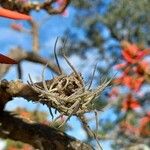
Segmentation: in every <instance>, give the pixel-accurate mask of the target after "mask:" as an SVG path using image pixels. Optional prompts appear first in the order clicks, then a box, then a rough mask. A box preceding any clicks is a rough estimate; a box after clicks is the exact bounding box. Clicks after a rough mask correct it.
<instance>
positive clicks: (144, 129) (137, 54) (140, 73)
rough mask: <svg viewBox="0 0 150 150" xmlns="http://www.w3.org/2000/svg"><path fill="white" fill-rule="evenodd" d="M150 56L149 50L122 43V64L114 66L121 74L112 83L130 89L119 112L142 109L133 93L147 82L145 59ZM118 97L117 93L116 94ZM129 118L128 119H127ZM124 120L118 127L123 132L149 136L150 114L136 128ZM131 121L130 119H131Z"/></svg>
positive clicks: (146, 62)
mask: <svg viewBox="0 0 150 150" xmlns="http://www.w3.org/2000/svg"><path fill="white" fill-rule="evenodd" d="M149 54H150V49H143V48H139V47H138V46H137V45H136V44H131V43H129V42H127V41H123V42H122V56H123V63H121V64H118V65H116V66H115V68H116V69H118V70H120V71H121V72H122V74H121V76H119V77H118V78H117V79H115V81H114V83H115V84H116V83H117V84H120V85H123V86H125V87H128V88H129V89H130V91H131V92H130V93H128V94H126V96H125V98H124V99H123V100H122V102H121V110H122V111H124V112H126V113H128V112H129V110H131V111H135V110H137V109H142V106H141V104H140V102H139V101H138V99H137V98H135V97H134V96H133V93H134V92H135V94H136V92H138V91H139V90H140V88H141V86H142V85H143V83H144V82H147V81H148V80H149V72H150V63H149V62H148V61H146V60H145V57H146V56H148V55H149ZM117 95H119V93H117ZM129 118H130V117H129ZM129 118H126V119H125V120H124V121H123V122H122V123H121V125H120V127H121V129H122V130H123V131H126V132H129V134H130V133H131V131H132V132H133V134H135V135H138V136H139V135H140V136H148V135H150V129H149V126H148V124H150V114H149V113H146V115H145V116H143V117H142V118H140V119H139V120H138V123H137V126H134V125H132V123H130V119H131V118H133V117H131V118H130V119H129ZM131 120H132V119H131Z"/></svg>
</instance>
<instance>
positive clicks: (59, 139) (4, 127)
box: [0, 112, 93, 150]
mask: <svg viewBox="0 0 150 150" xmlns="http://www.w3.org/2000/svg"><path fill="white" fill-rule="evenodd" d="M0 122H1V126H0V137H1V138H4V139H7V138H9V139H12V140H15V141H17V140H18V141H22V142H24V143H28V144H30V145H32V146H33V147H35V148H38V149H40V150H92V149H93V148H92V147H91V146H90V145H88V144H86V143H83V142H81V141H78V140H76V139H74V138H72V137H70V136H68V135H66V134H65V133H63V132H60V131H58V130H56V129H54V128H51V127H49V126H46V125H43V124H38V123H33V124H29V123H26V122H24V121H22V120H21V119H20V118H17V117H15V116H14V115H12V114H10V113H9V112H1V115H0Z"/></svg>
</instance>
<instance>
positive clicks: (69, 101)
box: [28, 39, 112, 138]
mask: <svg viewBox="0 0 150 150" xmlns="http://www.w3.org/2000/svg"><path fill="white" fill-rule="evenodd" d="M57 40H58V39H57ZM57 40H56V43H57ZM56 43H55V48H54V54H55V58H56V61H57V64H58V67H59V68H60V66H59V63H58V59H57V56H56ZM62 53H63V58H64V59H65V61H66V62H67V64H68V65H69V66H70V67H71V69H72V71H73V72H72V73H71V74H69V75H67V74H64V73H62V71H61V68H60V75H58V76H57V77H54V78H53V79H52V80H50V82H47V81H45V79H44V70H45V68H46V67H45V68H44V69H43V73H42V83H43V85H42V86H40V85H38V84H34V83H33V81H32V79H31V77H30V76H29V78H30V82H28V83H29V85H30V86H31V87H32V88H33V90H34V91H36V92H37V93H38V94H39V101H40V102H42V103H44V104H46V105H47V106H48V107H49V109H50V112H51V115H52V117H53V114H52V111H51V107H52V108H55V109H57V111H58V112H59V113H60V115H59V116H58V117H57V118H55V119H54V122H55V121H56V120H57V119H59V118H60V117H62V116H63V115H65V116H67V119H66V120H65V121H64V122H63V123H62V124H61V125H60V126H59V127H62V126H63V125H64V124H65V123H66V122H67V121H68V119H69V118H70V117H71V116H73V115H75V116H77V117H79V118H80V119H82V116H83V114H85V113H87V112H91V111H95V110H94V106H93V105H94V101H95V100H96V99H97V97H98V96H99V95H100V93H101V92H102V91H103V90H104V89H105V87H106V86H108V84H109V83H110V82H111V80H112V79H110V80H107V79H106V80H104V82H103V83H102V84H101V85H99V86H98V87H97V88H96V89H94V90H93V89H91V84H92V80H93V77H92V79H91V81H90V83H89V85H85V84H84V80H83V78H82V74H81V73H78V72H77V71H76V69H75V68H74V67H73V66H72V64H71V63H70V62H69V60H68V58H67V57H66V55H65V53H64V52H63V51H62ZM95 69H96V67H95ZM95 69H94V72H95ZM94 72H93V76H94ZM86 125H87V124H86ZM87 127H88V125H87ZM88 129H89V127H88ZM89 130H90V132H92V130H91V129H89ZM92 133H93V132H92ZM93 137H95V134H94V133H93ZM95 138H96V137H95Z"/></svg>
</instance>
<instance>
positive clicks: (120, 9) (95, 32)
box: [65, 0, 150, 150]
mask: <svg viewBox="0 0 150 150" xmlns="http://www.w3.org/2000/svg"><path fill="white" fill-rule="evenodd" d="M72 7H73V8H75V9H76V12H75V17H74V20H73V23H72V24H73V25H74V27H76V28H77V30H78V31H79V32H76V31H73V30H71V29H70V30H69V29H68V30H67V31H66V34H65V35H67V36H68V39H69V41H68V43H67V45H66V47H67V48H66V50H68V55H72V54H78V56H79V57H81V59H85V60H87V61H88V58H87V57H86V54H87V53H89V54H91V57H93V59H95V58H94V56H93V55H92V52H93V50H96V51H97V52H98V53H97V55H96V60H97V61H98V63H99V64H98V67H97V71H98V73H99V75H97V81H99V80H100V76H105V77H108V78H110V77H112V75H114V74H113V73H114V72H113V66H114V65H116V64H118V63H120V62H121V61H122V59H123V56H122V51H121V45H120V43H122V41H128V42H130V43H135V44H136V45H137V46H138V47H140V48H141V47H142V48H148V47H149V46H150V26H149V24H150V1H149V0H142V1H141V0H107V1H105V0H94V1H90V0H80V1H76V0H72ZM79 33H80V34H79ZM131 51H132V49H131ZM132 65H133V64H132ZM132 65H131V66H132ZM133 66H134V65H133ZM135 83H136V81H135ZM143 84H145V83H143ZM143 84H142V86H143ZM119 88H120V89H122V87H119ZM122 90H123V91H124V93H123V94H120V93H119V92H118V95H117V96H115V98H116V99H117V100H116V103H115V102H114V103H113V108H111V110H113V113H114V114H115V116H116V119H113V121H112V120H109V121H104V122H103V123H102V122H100V125H101V126H100V130H99V135H100V136H101V137H105V135H107V134H109V133H110V134H112V135H114V137H115V139H113V144H112V148H114V149H115V150H117V149H120V148H122V147H126V146H127V145H130V144H132V143H136V142H137V141H138V140H139V141H144V139H145V141H144V143H146V144H148V142H147V136H145V137H144V136H143V137H142V135H141V133H137V132H141V131H139V129H137V127H138V126H140V121H139V118H141V119H142V118H145V112H144V113H143V114H142V113H137V112H136V113H135V112H134V111H133V110H130V111H129V112H127V113H125V112H124V113H123V110H122V108H121V107H122V105H123V104H122V103H123V100H124V99H125V97H126V94H127V93H126V92H125V91H128V90H127V89H126V87H125V88H123V89H122ZM129 90H130V92H131V93H132V92H133V93H134V91H132V90H131V89H129ZM108 93H109V91H105V92H104V93H103V94H102V95H101V96H100V98H99V99H98V100H97V101H96V102H95V105H94V108H96V109H97V110H101V109H102V108H103V107H104V106H105V105H106V104H107V103H108V102H109V101H110V99H109V97H110V95H109V94H108ZM148 93H149V92H148ZM134 97H135V100H137V101H140V104H139V106H140V105H141V106H142V109H143V110H145V111H146V110H148V108H147V109H145V108H146V107H148V106H147V104H148V102H147V98H145V96H144V95H143V96H141V97H140V96H138V94H137V93H134ZM115 98H114V99H115ZM133 103H135V101H134V100H133ZM136 105H137V104H132V107H133V109H134V108H135V107H137V106H138V105H137V106H136ZM110 118H111V116H110ZM146 119H147V120H148V117H147V118H146ZM106 120H107V119H106ZM124 120H127V121H128V123H127V122H124ZM143 120H144V119H143ZM120 123H121V124H120ZM124 128H126V129H128V130H129V131H130V130H131V131H130V132H129V133H128V131H126V130H125V129H124ZM145 128H146V127H145ZM132 130H133V131H132ZM147 131H149V128H148V127H147ZM132 133H133V136H132ZM134 135H135V137H136V139H134V138H135V137H134ZM141 137H142V138H141ZM148 137H149V135H148ZM111 138H113V136H112V137H111ZM111 138H110V139H111ZM117 138H118V139H117ZM104 139H105V138H104ZM106 140H109V139H106ZM120 141H122V142H120ZM119 142H120V143H119Z"/></svg>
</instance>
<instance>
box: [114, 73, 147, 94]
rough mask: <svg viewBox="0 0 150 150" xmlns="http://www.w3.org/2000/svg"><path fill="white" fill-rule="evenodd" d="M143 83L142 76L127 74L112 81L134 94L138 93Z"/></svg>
mask: <svg viewBox="0 0 150 150" xmlns="http://www.w3.org/2000/svg"><path fill="white" fill-rule="evenodd" d="M143 82H144V77H143V76H133V77H132V76H129V75H127V74H123V75H122V76H121V77H118V78H117V79H115V80H114V83H116V84H123V85H125V86H127V87H128V88H130V89H132V90H134V91H135V92H137V91H139V90H140V88H141V86H142V83H143Z"/></svg>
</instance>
